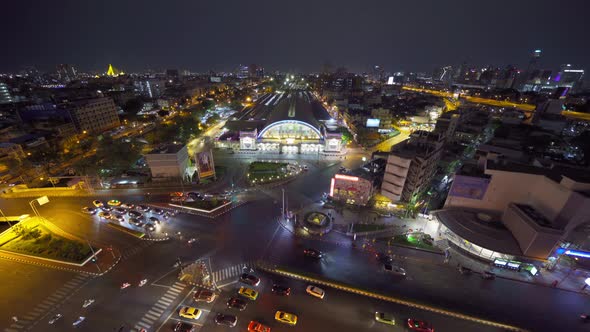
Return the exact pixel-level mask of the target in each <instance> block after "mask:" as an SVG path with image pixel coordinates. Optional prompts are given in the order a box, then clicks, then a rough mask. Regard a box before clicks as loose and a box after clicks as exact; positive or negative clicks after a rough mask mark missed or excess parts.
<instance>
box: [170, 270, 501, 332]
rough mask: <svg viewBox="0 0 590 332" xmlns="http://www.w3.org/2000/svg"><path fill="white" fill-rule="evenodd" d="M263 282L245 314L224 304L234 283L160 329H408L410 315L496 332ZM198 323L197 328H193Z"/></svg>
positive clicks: (441, 325)
mask: <svg viewBox="0 0 590 332" xmlns="http://www.w3.org/2000/svg"><path fill="white" fill-rule="evenodd" d="M256 275H258V276H259V277H261V283H260V284H259V285H258V286H256V287H252V288H254V289H256V290H257V291H258V292H259V296H258V299H257V300H255V301H251V300H246V301H247V302H248V304H247V307H246V309H245V310H244V311H238V310H237V309H228V308H227V306H226V302H227V300H228V299H229V298H230V297H232V296H238V295H237V292H238V290H239V288H240V287H241V286H246V287H251V286H247V285H245V284H243V283H241V282H239V281H237V279H235V280H234V282H233V283H232V284H230V285H228V286H226V287H223V289H222V292H221V293H220V295H219V297H218V298H217V299H216V300H215V302H214V303H212V304H203V303H202V302H199V303H195V302H194V301H193V300H192V298H191V297H188V298H187V299H186V300H185V301H184V302H183V303H181V304H179V305H178V306H177V308H176V310H175V311H174V312H173V313H172V315H171V316H170V318H169V320H168V321H167V322H166V323H165V324H164V328H163V329H162V331H168V330H172V327H173V326H174V325H175V324H176V323H177V322H178V321H184V322H188V323H195V325H196V326H198V327H201V331H227V330H230V329H229V328H228V327H225V326H219V325H217V324H215V321H214V319H215V316H216V314H217V313H224V314H230V315H235V316H237V317H238V324H237V325H236V328H234V329H235V330H238V331H245V330H246V329H247V327H248V324H249V322H250V321H252V320H255V321H258V322H261V323H263V324H265V325H267V326H269V327H271V329H272V331H279V332H280V331H310V332H313V331H409V329H407V328H406V327H405V326H404V323H405V321H406V320H407V318H409V317H412V318H416V319H418V318H419V319H421V320H427V321H429V322H431V323H432V324H433V325H434V326H435V327H436V330H437V331H497V330H496V329H493V328H490V327H487V326H482V325H479V324H475V323H470V322H466V321H462V320H457V319H450V318H448V317H444V316H440V315H437V314H433V313H430V312H425V311H422V310H415V309H409V308H407V307H404V306H400V305H396V304H392V303H388V302H384V301H378V300H373V299H370V298H367V297H364V296H360V295H355V294H351V293H347V292H344V291H340V290H336V289H330V288H323V289H324V291H325V292H326V296H325V297H324V299H323V300H320V299H317V298H314V297H311V296H310V295H308V294H306V292H305V288H306V287H307V286H308V284H307V283H303V282H300V281H295V280H292V279H286V278H282V277H279V276H275V275H270V274H266V273H259V272H258V273H256ZM274 283H278V284H280V285H283V286H288V287H291V295H290V296H279V295H276V294H273V293H272V292H271V287H272V285H273V284H274ZM183 306H193V307H195V308H199V309H202V310H203V316H202V317H201V318H200V319H199V320H197V321H191V320H189V319H186V318H182V317H180V316H179V315H178V314H177V312H178V310H180V308H182V307H183ZM277 310H281V311H286V312H289V313H293V314H295V315H297V316H298V322H297V325H296V326H295V327H291V326H288V325H284V324H283V323H280V322H277V321H275V319H274V315H275V312H276V311H277ZM376 311H383V312H387V313H390V314H392V315H394V317H395V320H396V326H395V327H392V326H389V325H384V324H382V323H378V322H376V321H375V318H374V317H375V312H376ZM197 324H198V325H197Z"/></svg>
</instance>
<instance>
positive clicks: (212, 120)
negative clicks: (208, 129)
mask: <svg viewBox="0 0 590 332" xmlns="http://www.w3.org/2000/svg"><path fill="white" fill-rule="evenodd" d="M220 119H221V117H220V116H219V114H213V115H211V116H210V117H209V118H208V119H207V121H206V123H207V125H209V126H211V125H214V124H215V123H217V121H219V120H220Z"/></svg>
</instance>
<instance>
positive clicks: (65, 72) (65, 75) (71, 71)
mask: <svg viewBox="0 0 590 332" xmlns="http://www.w3.org/2000/svg"><path fill="white" fill-rule="evenodd" d="M56 71H57V77H58V78H59V79H60V81H62V82H70V81H72V80H75V79H76V78H77V77H78V73H77V72H76V68H74V66H72V65H68V64H63V63H62V64H59V65H57V68H56Z"/></svg>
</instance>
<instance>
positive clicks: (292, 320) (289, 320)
mask: <svg viewBox="0 0 590 332" xmlns="http://www.w3.org/2000/svg"><path fill="white" fill-rule="evenodd" d="M275 320H276V321H277V322H281V323H283V324H287V325H292V326H295V325H297V316H296V315H294V314H290V313H288V312H284V311H277V312H276V313H275Z"/></svg>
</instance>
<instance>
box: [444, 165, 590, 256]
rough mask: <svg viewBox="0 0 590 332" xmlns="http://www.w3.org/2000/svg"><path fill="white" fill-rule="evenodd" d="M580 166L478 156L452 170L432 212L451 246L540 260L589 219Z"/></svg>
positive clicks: (588, 183)
mask: <svg viewBox="0 0 590 332" xmlns="http://www.w3.org/2000/svg"><path fill="white" fill-rule="evenodd" d="M589 190H590V177H589V176H588V174H587V172H586V171H585V170H581V169H580V170H578V169H570V168H565V167H559V166H554V167H553V168H543V167H535V166H529V165H524V164H517V163H510V162H506V161H502V160H500V161H492V160H483V162H482V163H480V165H479V166H478V167H474V165H465V166H463V167H462V169H461V170H460V171H459V172H457V174H455V176H454V179H453V182H452V186H451V189H450V191H449V194H448V197H447V200H446V202H445V206H444V209H442V210H438V211H436V212H435V213H434V214H435V216H436V217H437V218H438V220H439V221H440V223H441V226H440V229H439V232H440V233H442V234H444V235H445V236H446V237H447V239H448V240H449V242H451V243H452V244H453V245H454V246H456V247H458V248H461V249H463V250H466V251H469V252H470V253H471V254H475V255H478V256H480V257H483V258H485V259H489V260H493V259H495V258H502V259H513V258H517V257H526V258H532V259H539V260H545V259H547V258H548V257H549V256H550V255H552V253H553V252H554V250H555V249H556V248H557V247H558V246H559V244H560V243H561V241H564V240H566V237H567V235H568V234H569V233H571V232H572V231H574V230H575V229H577V228H578V227H580V226H582V225H584V224H587V223H589V222H590V215H589V214H588V211H587V208H586V207H587V206H590V196H589V195H588V192H589Z"/></svg>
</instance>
